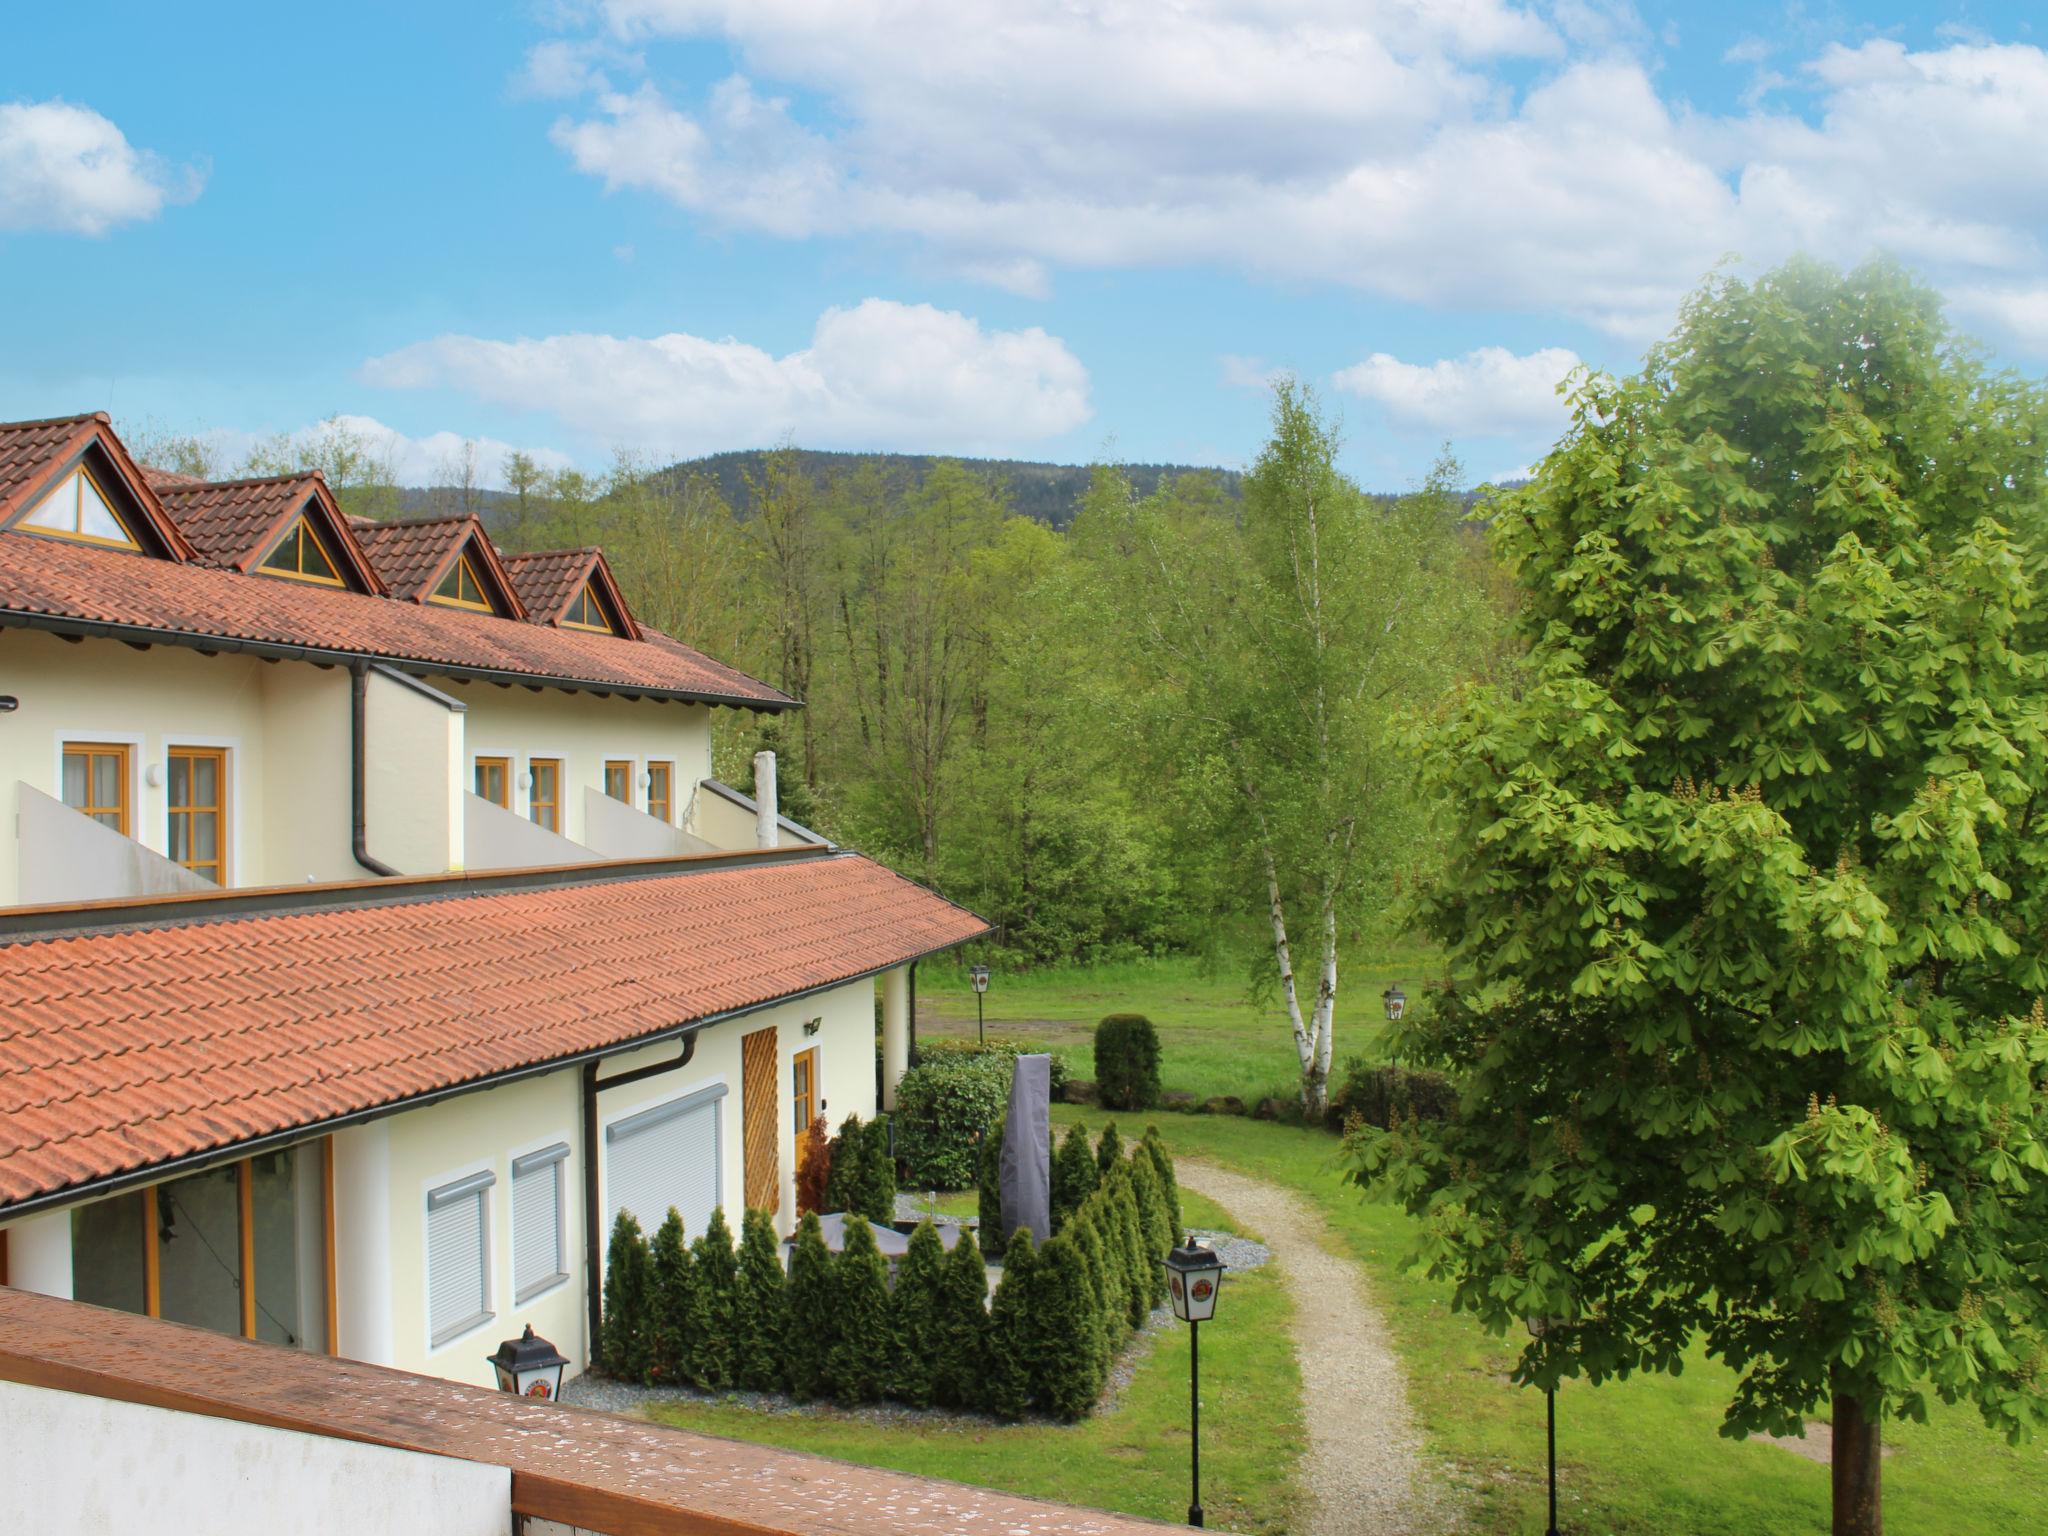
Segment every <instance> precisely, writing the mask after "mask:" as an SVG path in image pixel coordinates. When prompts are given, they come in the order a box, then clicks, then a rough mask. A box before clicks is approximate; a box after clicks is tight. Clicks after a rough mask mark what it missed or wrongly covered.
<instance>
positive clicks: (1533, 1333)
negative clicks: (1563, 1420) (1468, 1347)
mask: <svg viewBox="0 0 2048 1536" xmlns="http://www.w3.org/2000/svg"><path fill="white" fill-rule="evenodd" d="M1528 1323H1529V1337H1530V1338H1532V1339H1540V1338H1542V1337H1543V1335H1544V1334H1545V1333H1547V1332H1548V1331H1549V1329H1550V1320H1549V1319H1548V1318H1543V1317H1532V1318H1530V1319H1528ZM1543 1411H1544V1417H1545V1419H1546V1421H1547V1423H1546V1434H1547V1438H1548V1440H1549V1449H1550V1523H1549V1524H1548V1525H1546V1526H1545V1527H1544V1528H1543V1536H1558V1531H1557V1388H1555V1387H1546V1388H1545V1389H1544V1392H1543Z"/></svg>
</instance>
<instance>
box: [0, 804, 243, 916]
mask: <svg viewBox="0 0 2048 1536" xmlns="http://www.w3.org/2000/svg"><path fill="white" fill-rule="evenodd" d="M14 793H15V802H14V803H15V827H16V829H17V831H16V836H15V844H14V859H15V886H16V890H17V891H18V892H19V897H18V899H19V900H20V902H21V903H22V904H23V905H24V906H41V905H44V904H50V905H58V904H68V903H71V902H78V901H106V900H110V899H114V898H118V897H123V896H172V895H176V894H177V893H178V892H179V891H205V890H211V889H212V887H213V882H212V881H210V880H208V879H206V878H204V877H203V876H200V875H195V874H193V873H192V871H191V870H189V869H186V868H184V867H183V866H182V865H178V864H173V863H172V862H171V861H170V860H169V859H167V858H165V857H164V856H163V855H162V854H160V853H152V852H151V851H150V850H149V849H147V848H145V847H143V846H142V844H140V843H138V842H136V841H135V839H134V838H132V837H123V836H122V835H121V834H120V833H119V832H116V831H115V830H114V829H113V828H112V827H106V826H102V825H100V823H98V822H97V821H94V820H93V819H92V818H91V817H90V816H87V815H84V814H83V813H81V812H78V811H74V810H73V809H72V808H71V807H70V806H68V805H66V804H65V803H64V802H63V801H61V800H55V799H52V798H51V797H50V796H48V795H46V794H44V793H43V792H42V791H41V790H39V789H36V788H35V787H34V786H32V785H28V784H16V785H15V786H14Z"/></svg>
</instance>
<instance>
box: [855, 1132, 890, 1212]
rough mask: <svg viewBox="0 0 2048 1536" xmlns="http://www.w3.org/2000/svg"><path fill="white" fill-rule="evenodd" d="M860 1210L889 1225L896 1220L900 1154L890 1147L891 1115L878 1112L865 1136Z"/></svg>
mask: <svg viewBox="0 0 2048 1536" xmlns="http://www.w3.org/2000/svg"><path fill="white" fill-rule="evenodd" d="M858 1189H859V1198H860V1213H861V1214H862V1215H863V1216H865V1217H867V1219H868V1220H869V1221H875V1222H880V1223H881V1224H882V1225H883V1226H885V1227H886V1226H888V1225H889V1223H890V1222H892V1221H894V1220H895V1219H896V1157H895V1154H894V1153H892V1152H891V1151H890V1150H889V1117H888V1116H887V1115H877V1116H876V1117H875V1118H874V1119H873V1120H870V1121H869V1122H868V1125H867V1129H866V1130H865V1131H864V1132H863V1133H862V1135H861V1153H860V1182H859V1185H858Z"/></svg>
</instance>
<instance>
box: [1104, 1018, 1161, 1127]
mask: <svg viewBox="0 0 2048 1536" xmlns="http://www.w3.org/2000/svg"><path fill="white" fill-rule="evenodd" d="M1095 1087H1096V1090H1097V1092H1099V1093H1100V1094H1101V1095H1102V1102H1103V1105H1104V1106H1105V1107H1106V1108H1109V1109H1150V1108H1151V1107H1152V1106H1153V1105H1154V1104H1157V1103H1158V1102H1159V1031H1157V1030H1156V1029H1154V1028H1153V1027H1152V1021H1151V1020H1150V1019H1148V1018H1146V1017H1145V1016H1144V1015H1143V1014H1142V1013H1112V1014H1111V1015H1109V1017H1108V1018H1106V1019H1104V1020H1103V1021H1102V1022H1101V1023H1100V1024H1098V1025H1096V1026H1095Z"/></svg>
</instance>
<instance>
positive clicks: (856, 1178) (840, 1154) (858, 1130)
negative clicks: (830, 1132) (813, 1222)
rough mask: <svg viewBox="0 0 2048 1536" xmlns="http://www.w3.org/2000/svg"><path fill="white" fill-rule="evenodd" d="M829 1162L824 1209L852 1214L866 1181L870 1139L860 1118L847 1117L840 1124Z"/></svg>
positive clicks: (825, 1211)
mask: <svg viewBox="0 0 2048 1536" xmlns="http://www.w3.org/2000/svg"><path fill="white" fill-rule="evenodd" d="M827 1153H828V1156H829V1158H830V1161H829V1162H828V1164H827V1165H826V1171H825V1210H824V1212H822V1213H821V1214H828V1215H829V1214H830V1213H832V1212H834V1211H851V1210H853V1209H855V1208H856V1207H858V1206H859V1204H860V1202H861V1199H862V1194H861V1187H862V1185H863V1183H864V1182H865V1181H866V1178H867V1153H868V1138H867V1133H866V1127H864V1126H863V1125H862V1124H861V1119H860V1116H859V1115H857V1114H855V1115H848V1116H847V1117H846V1118H845V1119H844V1120H842V1121H840V1122H839V1134H838V1135H837V1136H834V1137H833V1138H832V1143H831V1146H830V1147H829V1148H828V1149H827Z"/></svg>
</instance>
